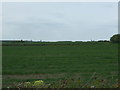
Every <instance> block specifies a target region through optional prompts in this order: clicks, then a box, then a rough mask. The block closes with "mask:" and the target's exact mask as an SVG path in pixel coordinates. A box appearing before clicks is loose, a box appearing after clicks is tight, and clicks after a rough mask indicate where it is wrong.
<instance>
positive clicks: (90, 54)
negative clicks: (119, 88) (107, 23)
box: [2, 42, 118, 86]
mask: <svg viewBox="0 0 120 90" xmlns="http://www.w3.org/2000/svg"><path fill="white" fill-rule="evenodd" d="M76 43H77V42H76ZM50 44H52V43H50ZM2 51H3V52H2V55H3V57H2V59H3V62H2V63H3V64H2V65H3V78H4V79H3V86H6V85H8V84H11V83H13V82H17V81H20V80H23V81H25V80H30V79H36V80H37V79H38V78H39V79H44V80H46V81H48V82H49V81H55V80H58V79H60V78H61V79H62V78H66V77H82V78H83V81H86V80H88V79H89V78H90V76H91V75H92V74H93V73H94V72H96V73H97V74H99V75H102V76H103V77H106V78H107V79H112V78H113V79H114V80H115V79H117V78H118V76H117V73H118V45H117V44H113V43H110V42H80V43H79V45H75V44H73V45H47V46H3V47H2ZM15 75H16V76H17V75H18V76H20V77H18V78H15ZM25 75H27V76H28V77H27V76H26V77H24V76H25ZM30 75H33V77H32V76H31V77H30V79H28V78H29V76H30ZM37 76H39V77H38V78H36V77H37ZM43 77H44V78H43Z"/></svg>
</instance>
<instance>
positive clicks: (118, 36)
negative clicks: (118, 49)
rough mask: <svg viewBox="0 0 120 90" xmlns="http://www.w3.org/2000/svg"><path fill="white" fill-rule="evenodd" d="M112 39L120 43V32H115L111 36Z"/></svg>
mask: <svg viewBox="0 0 120 90" xmlns="http://www.w3.org/2000/svg"><path fill="white" fill-rule="evenodd" d="M110 41H111V42H113V43H120V34H115V35H113V36H112V37H111V38H110Z"/></svg>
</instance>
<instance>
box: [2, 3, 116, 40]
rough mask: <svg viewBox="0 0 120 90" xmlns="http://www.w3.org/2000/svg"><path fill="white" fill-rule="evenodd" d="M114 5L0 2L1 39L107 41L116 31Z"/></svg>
mask: <svg viewBox="0 0 120 90" xmlns="http://www.w3.org/2000/svg"><path fill="white" fill-rule="evenodd" d="M117 4H118V3H117V2H106V3H105V2H96V3H95V2H85V3H83V2H74V3H73V2H66V3H65V2H61V3H59V2H58V3H55V2H47V3H42V2H39V3H38V2H34V3H33V2H31V3H30V2H18V3H14V2H11V3H10V2H7V3H3V32H2V33H3V34H2V35H3V39H23V40H47V41H49V40H56V41H58V40H73V41H75V40H109V38H110V37H111V36H112V35H113V34H116V33H118V24H117V22H118V11H117V10H118V6H117Z"/></svg>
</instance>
